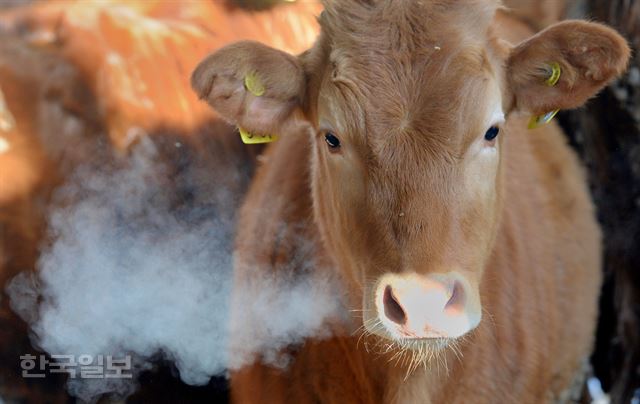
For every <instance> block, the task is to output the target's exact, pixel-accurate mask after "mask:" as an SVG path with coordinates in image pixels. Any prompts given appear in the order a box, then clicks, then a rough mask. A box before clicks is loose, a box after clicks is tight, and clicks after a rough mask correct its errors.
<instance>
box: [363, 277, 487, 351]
mask: <svg viewBox="0 0 640 404" xmlns="http://www.w3.org/2000/svg"><path fill="white" fill-rule="evenodd" d="M374 299H375V309H376V312H377V316H378V319H379V320H380V323H382V325H383V326H384V331H386V332H387V333H388V334H389V336H390V337H391V338H392V339H424V338H430V339H431V338H457V337H460V336H462V335H464V334H466V333H467V332H469V331H471V330H472V329H474V328H475V327H476V326H477V325H478V324H479V323H480V319H481V317H482V309H481V305H480V298H479V293H478V288H477V287H472V285H471V284H470V283H469V282H468V281H467V280H466V279H465V278H464V277H463V276H462V275H460V274H457V273H454V272H449V273H444V274H441V273H438V274H429V275H419V274H416V273H410V274H386V275H384V276H382V277H381V278H380V280H379V282H378V283H377V287H376V289H375V295H374Z"/></svg>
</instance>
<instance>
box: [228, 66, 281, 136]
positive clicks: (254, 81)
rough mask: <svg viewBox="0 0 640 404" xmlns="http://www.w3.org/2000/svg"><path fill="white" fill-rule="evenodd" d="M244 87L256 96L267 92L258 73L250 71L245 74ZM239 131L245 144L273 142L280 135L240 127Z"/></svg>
mask: <svg viewBox="0 0 640 404" xmlns="http://www.w3.org/2000/svg"><path fill="white" fill-rule="evenodd" d="M244 88H246V89H247V91H249V92H250V93H251V94H253V95H255V96H256V97H261V96H263V95H264V92H265V88H264V85H263V84H262V82H261V81H260V79H259V78H258V75H257V74H256V73H249V74H247V75H246V76H244ZM238 131H239V132H240V138H241V139H242V143H244V144H261V143H271V142H273V141H275V140H278V137H277V136H275V135H256V134H253V133H251V132H249V131H248V130H244V129H242V128H238Z"/></svg>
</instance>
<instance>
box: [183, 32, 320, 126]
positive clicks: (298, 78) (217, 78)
mask: <svg viewBox="0 0 640 404" xmlns="http://www.w3.org/2000/svg"><path fill="white" fill-rule="evenodd" d="M191 87H193V89H194V90H195V91H196V93H197V94H198V96H199V97H200V98H201V99H205V100H206V101H207V102H208V103H209V105H211V106H212V107H213V108H214V109H215V110H216V111H217V112H218V113H219V114H220V115H221V116H222V117H223V118H224V119H225V120H227V121H228V122H230V123H232V124H234V125H237V126H238V127H240V128H242V129H244V130H245V131H248V132H251V133H254V134H260V135H276V134H284V133H287V132H291V131H293V130H299V129H300V128H301V126H303V125H309V124H308V123H307V122H306V120H305V119H304V118H303V114H302V110H301V107H302V103H303V100H304V97H305V90H306V82H305V74H304V70H303V68H302V64H301V63H300V61H299V60H298V59H297V58H296V57H295V56H292V55H290V54H288V53H285V52H282V51H279V50H276V49H273V48H270V47H268V46H266V45H263V44H261V43H258V42H252V41H243V42H238V43H235V44H232V45H228V46H225V47H224V48H221V49H220V50H218V51H216V52H215V53H213V54H211V55H209V56H207V57H206V58H205V59H204V60H203V61H202V62H200V64H199V65H198V67H197V68H196V69H195V71H194V72H193V74H192V75H191Z"/></svg>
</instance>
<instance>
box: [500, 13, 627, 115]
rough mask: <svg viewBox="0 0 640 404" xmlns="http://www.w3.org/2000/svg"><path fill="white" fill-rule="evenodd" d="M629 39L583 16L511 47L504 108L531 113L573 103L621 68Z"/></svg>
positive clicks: (579, 100)
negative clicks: (579, 19) (507, 89)
mask: <svg viewBox="0 0 640 404" xmlns="http://www.w3.org/2000/svg"><path fill="white" fill-rule="evenodd" d="M629 55H630V50H629V46H628V45H627V42H626V41H625V40H624V38H622V36H620V35H619V34H618V33H617V32H616V31H614V30H613V29H611V28H609V27H607V26H604V25H602V24H597V23H592V22H585V21H565V22H561V23H558V24H555V25H553V26H551V27H549V28H547V29H545V30H544V31H541V32H540V33H538V34H537V35H535V36H533V37H531V38H530V39H528V40H526V41H524V42H522V43H521V44H519V45H518V46H516V47H515V48H513V49H512V51H511V52H510V54H509V57H508V60H507V64H506V75H507V77H506V79H507V84H508V87H509V91H510V93H511V97H510V100H511V105H510V106H509V108H508V110H509V111H513V110H520V111H523V112H527V113H532V114H534V115H538V114H545V113H547V112H551V111H555V110H559V109H570V108H576V107H578V106H580V105H582V104H584V103H585V102H586V101H587V99H589V97H591V96H593V95H594V94H595V93H597V92H598V91H599V90H600V89H602V88H603V87H604V86H605V85H606V84H607V83H609V82H610V81H611V80H613V79H614V78H616V77H617V76H619V75H620V74H622V73H623V72H624V70H625V69H626V66H627V62H628V60H629Z"/></svg>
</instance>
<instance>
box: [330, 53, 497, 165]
mask: <svg viewBox="0 0 640 404" xmlns="http://www.w3.org/2000/svg"><path fill="white" fill-rule="evenodd" d="M344 66H346V68H344V69H341V67H340V66H337V67H335V69H336V70H337V71H336V72H334V74H333V76H334V80H333V83H331V85H330V86H332V87H334V88H332V89H329V90H325V97H323V99H322V100H321V102H324V103H329V104H332V105H331V107H330V108H329V110H330V111H331V112H332V114H333V115H337V116H335V117H334V119H336V120H339V121H341V122H340V123H339V124H338V125H337V127H336V128H334V129H336V130H338V131H339V132H346V133H347V134H348V135H351V136H358V137H360V138H362V139H363V140H364V142H365V143H366V144H367V145H368V149H370V151H372V152H373V153H374V155H379V156H381V157H383V156H384V155H385V154H391V155H393V154H397V153H398V151H400V150H403V149H407V150H409V151H410V150H413V149H416V150H427V151H432V152H445V153H452V154H460V153H461V152H462V149H463V148H464V145H465V141H466V140H467V138H468V135H470V134H472V133H473V132H474V131H475V130H478V127H481V126H482V125H484V124H485V121H486V120H487V117H486V115H487V114H488V113H489V112H488V111H487V110H488V108H490V107H491V106H488V105H487V104H488V103H493V101H491V102H490V100H489V97H487V93H488V92H490V91H489V90H490V88H492V87H493V86H495V83H496V82H495V80H494V78H495V75H494V74H493V71H492V69H491V66H490V64H489V62H488V61H487V57H486V52H485V51H484V50H477V49H474V50H472V51H468V52H458V54H456V55H444V56H443V57H431V58H428V59H425V60H421V61H418V62H417V63H414V64H403V63H401V62H400V61H398V60H397V59H394V58H392V57H389V58H381V57H379V58H377V59H376V60H371V61H369V62H368V64H367V65H366V68H359V69H352V68H351V67H350V65H349V64H345V65H343V67H344ZM492 80H493V81H492ZM345 83H348V84H345ZM345 87H349V88H350V90H349V91H344V88H345ZM354 87H355V88H356V90H353V88H354ZM345 93H346V94H345ZM358 121H362V122H361V125H360V126H359V127H354V125H353V123H354V122H358ZM340 128H345V129H343V130H342V131H341V130H340ZM443 148H444V149H443Z"/></svg>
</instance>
